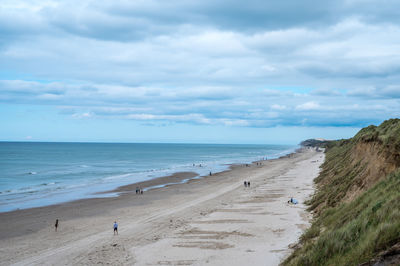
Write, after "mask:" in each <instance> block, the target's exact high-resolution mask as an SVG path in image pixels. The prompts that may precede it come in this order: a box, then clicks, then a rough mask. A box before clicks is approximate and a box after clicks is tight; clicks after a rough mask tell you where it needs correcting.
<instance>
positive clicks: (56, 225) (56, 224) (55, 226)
mask: <svg viewBox="0 0 400 266" xmlns="http://www.w3.org/2000/svg"><path fill="white" fill-rule="evenodd" d="M54 228H55V230H56V232H57V228H58V219H56V223H55V224H54Z"/></svg>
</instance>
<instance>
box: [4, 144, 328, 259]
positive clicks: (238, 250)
mask: <svg viewBox="0 0 400 266" xmlns="http://www.w3.org/2000/svg"><path fill="white" fill-rule="evenodd" d="M323 160H324V154H323V153H321V152H316V151H314V150H308V149H303V150H302V151H301V152H297V153H295V154H291V155H290V156H286V157H283V158H280V159H276V160H268V161H262V165H257V164H256V163H253V164H251V165H249V167H246V166H244V165H236V166H233V167H232V170H229V171H225V172H221V173H218V174H215V175H212V176H207V177H204V178H201V179H194V180H191V181H189V182H187V183H184V184H176V185H170V186H168V187H164V188H157V189H152V190H149V191H147V192H145V193H144V194H143V195H136V194H135V188H136V186H138V185H137V184H133V185H130V186H124V187H121V188H119V189H117V190H116V192H120V193H121V195H120V196H119V197H113V198H96V199H85V200H79V201H74V202H69V203H64V204H59V205H54V206H47V207H41V208H34V209H27V210H19V211H14V212H8V213H1V214H0V258H1V261H0V264H1V265H10V264H15V265H39V264H40V265H88V264H89V265H94V264H96V265H97V264H110V265H132V264H136V265H204V264H209V265H278V264H279V263H280V262H281V261H282V259H284V258H285V256H287V255H288V254H290V252H291V250H290V248H289V245H290V244H293V243H295V242H296V241H297V240H298V237H299V236H300V235H301V233H302V232H303V230H305V229H306V228H307V226H308V225H309V219H310V214H309V213H307V212H306V211H305V208H306V206H305V205H304V204H303V203H304V201H305V200H306V199H307V198H308V197H309V195H310V194H312V192H313V179H314V178H315V177H316V176H317V175H318V172H319V166H320V164H321V163H322V162H323ZM192 176H193V173H178V174H176V175H173V176H170V177H165V178H164V180H162V181H160V180H154V183H151V182H150V183H145V184H144V183H142V184H140V186H142V187H146V186H152V185H157V184H161V183H179V182H180V181H181V180H183V179H186V178H189V177H192ZM244 181H250V182H251V187H250V188H245V187H244V186H243V182H244ZM290 197H294V198H296V199H297V200H298V201H299V204H297V205H292V204H288V203H287V201H288V200H289V198H290ZM56 219H59V220H60V225H59V228H58V232H55V231H54V222H55V220H56ZM114 221H117V222H118V223H119V229H118V230H119V235H117V236H114V235H113V223H114Z"/></svg>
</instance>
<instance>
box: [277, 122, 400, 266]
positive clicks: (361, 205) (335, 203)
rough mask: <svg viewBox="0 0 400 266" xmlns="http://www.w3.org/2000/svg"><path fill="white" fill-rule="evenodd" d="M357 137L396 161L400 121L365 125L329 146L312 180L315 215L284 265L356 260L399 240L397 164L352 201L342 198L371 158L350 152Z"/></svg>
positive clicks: (399, 161)
mask: <svg viewBox="0 0 400 266" xmlns="http://www.w3.org/2000/svg"><path fill="white" fill-rule="evenodd" d="M360 142H362V143H363V145H365V144H366V143H367V145H374V147H377V150H376V152H377V153H378V154H384V158H386V159H387V160H388V161H389V160H390V163H392V164H394V165H400V120H399V119H391V120H387V121H385V122H383V123H382V124H381V125H380V126H379V127H376V126H369V127H366V128H364V129H362V130H360V132H358V133H357V134H356V136H354V137H353V138H352V139H349V140H340V141H334V142H331V143H329V144H328V145H327V152H326V159H325V162H324V164H323V165H322V171H321V173H320V175H319V176H318V177H317V178H316V179H315V182H316V183H317V185H318V192H317V193H316V194H315V195H314V196H313V198H312V199H311V200H309V201H308V204H309V205H310V207H309V210H313V211H315V213H316V215H315V217H314V220H313V222H312V226H311V227H310V228H309V229H308V230H307V231H306V232H305V233H304V234H303V235H302V236H301V238H300V248H298V249H297V250H295V251H294V252H293V254H292V255H291V256H290V257H289V258H287V259H286V260H285V261H284V262H283V265H358V264H360V263H363V262H367V261H369V260H371V259H372V258H374V257H376V256H377V254H379V252H381V251H384V250H386V249H388V248H389V247H391V246H393V245H394V244H396V243H398V242H400V167H398V168H397V170H396V171H394V172H392V173H391V174H389V175H387V176H383V177H382V178H381V179H380V181H378V182H377V183H375V184H373V185H372V186H371V187H370V188H369V189H366V188H365V189H363V188H361V193H358V194H355V195H357V196H356V197H355V198H354V199H353V200H351V201H349V200H346V201H344V200H343V199H344V198H345V196H346V195H348V193H349V192H351V188H352V187H353V188H354V186H355V185H356V186H357V182H359V180H360V173H363V174H365V171H364V170H365V167H366V166H367V164H368V163H369V162H368V161H366V160H363V159H365V158H357V157H356V156H354V153H352V152H353V149H354V147H355V146H356V145H357V144H359V143H360Z"/></svg>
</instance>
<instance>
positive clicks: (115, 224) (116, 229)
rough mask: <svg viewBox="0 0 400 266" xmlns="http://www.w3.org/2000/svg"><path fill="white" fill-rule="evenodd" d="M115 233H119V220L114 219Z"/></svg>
mask: <svg viewBox="0 0 400 266" xmlns="http://www.w3.org/2000/svg"><path fill="white" fill-rule="evenodd" d="M115 234H117V235H118V224H117V221H114V235H115Z"/></svg>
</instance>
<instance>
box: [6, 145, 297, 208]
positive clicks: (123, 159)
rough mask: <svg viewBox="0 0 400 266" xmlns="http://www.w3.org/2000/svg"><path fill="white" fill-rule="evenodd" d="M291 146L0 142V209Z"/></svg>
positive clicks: (275, 153) (202, 169)
mask: <svg viewBox="0 0 400 266" xmlns="http://www.w3.org/2000/svg"><path fill="white" fill-rule="evenodd" d="M297 148H298V146H294V145H291V146H290V145H244V144H240V145H239V144H235V145H233V144H162V143H55V142H54V143H52V142H0V212H7V211H13V210H17V209H26V208H32V207H41V206H47V205H52V204H57V203H62V202H68V201H73V200H77V199H84V198H94V197H116V196H118V195H117V194H116V193H105V194H103V193H101V194H98V192H102V191H109V190H112V189H115V188H117V187H119V186H122V185H127V184H132V183H136V182H140V181H146V180H150V179H153V178H157V177H162V176H167V175H170V174H173V173H176V172H195V173H197V176H196V177H194V178H201V177H202V176H205V175H208V174H209V172H212V173H216V172H221V171H224V170H227V169H228V168H229V166H230V165H231V164H238V163H242V164H243V163H251V162H253V161H256V160H261V159H274V158H278V157H280V156H283V155H286V154H288V153H291V152H293V151H295V149H297ZM200 165H201V166H200ZM187 181H188V179H186V180H183V181H182V182H187ZM165 185H166V184H165ZM146 189H151V188H146Z"/></svg>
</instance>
